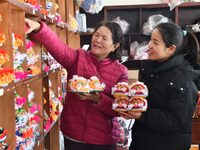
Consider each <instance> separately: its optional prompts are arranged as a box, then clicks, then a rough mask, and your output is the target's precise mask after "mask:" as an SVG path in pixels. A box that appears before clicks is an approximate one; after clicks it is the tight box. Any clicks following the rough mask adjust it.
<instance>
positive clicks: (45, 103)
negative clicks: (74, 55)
mask: <svg viewBox="0 0 200 150" xmlns="http://www.w3.org/2000/svg"><path fill="white" fill-rule="evenodd" d="M39 2H40V3H39ZM50 2H51V4H53V5H52V7H51V10H48V9H47V8H49V6H50ZM68 3H70V5H66V4H68ZM72 6H73V0H65V1H58V0H50V1H39V0H28V1H23V0H4V1H0V7H1V9H0V108H1V109H0V127H2V128H0V149H1V150H4V149H12V150H14V149H16V150H26V149H28V150H31V149H35V150H43V149H56V150H57V149H59V147H60V146H59V138H60V137H59V132H60V127H59V125H60V122H59V121H60V120H59V119H60V114H61V111H62V109H63V96H64V94H65V93H64V92H63V91H64V89H63V84H62V81H63V78H65V79H66V75H67V74H65V77H63V76H62V75H61V72H62V67H61V65H59V64H58V63H57V62H56V61H55V60H54V58H53V57H52V56H51V55H50V54H49V53H48V52H47V51H46V50H45V48H44V47H43V46H42V45H41V44H40V43H38V42H35V41H32V40H31V39H29V38H28V37H27V36H26V35H25V32H26V31H27V28H26V26H25V18H30V19H33V20H38V21H43V22H46V23H47V24H48V25H49V26H51V27H52V28H53V30H54V31H55V32H56V33H57V34H58V35H59V36H60V38H61V39H63V41H64V42H68V43H70V41H71V40H74V39H76V41H77V39H78V38H75V37H78V36H77V35H75V36H74V35H73V34H74V33H70V32H69V31H67V27H65V26H64V24H66V23H65V22H68V21H67V20H68V18H67V17H66V15H68V14H66V9H69V8H71V7H72ZM58 8H59V9H58ZM50 12H51V15H52V16H54V17H53V18H52V19H51V18H50ZM69 12H70V13H71V15H72V16H73V15H74V14H73V10H70V11H69ZM62 23H63V25H61V24H62ZM69 34H71V35H69ZM68 36H70V38H71V39H69V38H68ZM76 46H79V45H77V43H76ZM64 84H66V83H64ZM5 128H6V130H4V129H5ZM5 131H6V132H5ZM5 133H6V134H5ZM5 135H6V136H5Z"/></svg>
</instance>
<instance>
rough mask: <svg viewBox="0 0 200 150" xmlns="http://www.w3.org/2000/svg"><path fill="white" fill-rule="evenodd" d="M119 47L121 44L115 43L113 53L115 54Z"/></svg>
mask: <svg viewBox="0 0 200 150" xmlns="http://www.w3.org/2000/svg"><path fill="white" fill-rule="evenodd" d="M119 46H120V44H119V43H115V44H114V47H113V50H112V51H113V52H114V51H115V50H116V49H117V48H118V47H119Z"/></svg>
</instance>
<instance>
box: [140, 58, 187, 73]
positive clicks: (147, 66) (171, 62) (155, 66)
mask: <svg viewBox="0 0 200 150" xmlns="http://www.w3.org/2000/svg"><path fill="white" fill-rule="evenodd" d="M185 63H188V62H187V61H185V59H184V55H177V56H174V57H172V58H170V59H168V60H166V61H164V62H156V61H150V60H148V61H146V62H145V63H144V65H143V67H142V71H143V72H145V73H158V72H165V71H168V70H170V69H173V68H174V67H176V66H179V65H183V64H185ZM188 64H189V63H188Z"/></svg>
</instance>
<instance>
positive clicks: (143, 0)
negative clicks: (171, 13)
mask: <svg viewBox="0 0 200 150" xmlns="http://www.w3.org/2000/svg"><path fill="white" fill-rule="evenodd" d="M104 1H105V5H106V6H108V5H137V4H156V3H163V1H164V0H123V1H122V0H104ZM192 1H195V2H200V0H192Z"/></svg>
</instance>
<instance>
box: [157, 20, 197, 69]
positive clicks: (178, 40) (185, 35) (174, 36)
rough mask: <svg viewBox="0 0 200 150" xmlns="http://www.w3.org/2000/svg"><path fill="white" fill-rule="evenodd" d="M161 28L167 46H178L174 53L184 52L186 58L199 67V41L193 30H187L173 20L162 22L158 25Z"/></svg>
mask: <svg viewBox="0 0 200 150" xmlns="http://www.w3.org/2000/svg"><path fill="white" fill-rule="evenodd" d="M155 28H156V29H158V30H159V32H160V34H161V36H162V38H163V41H164V43H165V45H166V47H170V46H171V45H175V46H176V51H175V54H174V55H178V54H184V55H185V58H186V59H187V60H188V61H189V62H190V63H191V64H192V65H193V66H194V67H195V68H197V67H198V66H199V65H198V63H197V59H198V58H197V54H198V51H199V43H198V40H197V38H196V36H195V35H194V34H193V33H191V32H186V31H183V30H182V29H181V27H180V26H179V25H177V24H175V23H173V22H165V23H160V24H158V25H157V26H156V27H155Z"/></svg>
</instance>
